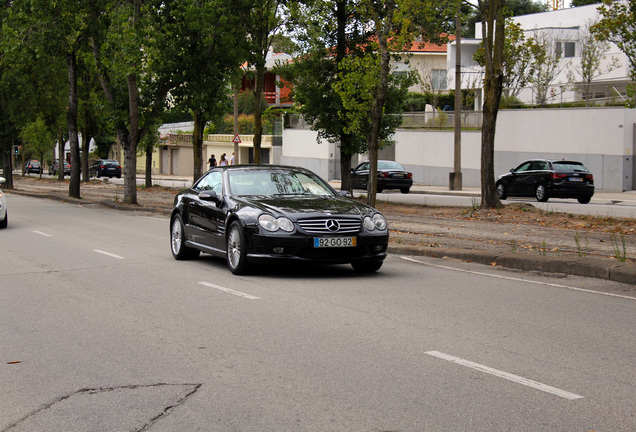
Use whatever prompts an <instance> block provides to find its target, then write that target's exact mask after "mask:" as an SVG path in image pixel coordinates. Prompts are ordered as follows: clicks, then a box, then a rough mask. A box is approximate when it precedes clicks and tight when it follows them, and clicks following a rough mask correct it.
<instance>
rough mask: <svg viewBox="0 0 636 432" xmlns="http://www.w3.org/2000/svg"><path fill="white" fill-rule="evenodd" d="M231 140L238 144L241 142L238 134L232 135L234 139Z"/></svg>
mask: <svg viewBox="0 0 636 432" xmlns="http://www.w3.org/2000/svg"><path fill="white" fill-rule="evenodd" d="M232 142H233V143H234V144H240V143H241V137H240V136H239V134H236V135H234V139H233V140H232Z"/></svg>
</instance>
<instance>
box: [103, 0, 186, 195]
mask: <svg viewBox="0 0 636 432" xmlns="http://www.w3.org/2000/svg"><path fill="white" fill-rule="evenodd" d="M176 3H178V2H175V1H171V2H162V1H159V0H157V1H152V0H125V1H116V0H104V4H103V8H102V9H100V8H96V9H94V11H93V13H94V14H93V17H92V20H91V22H92V25H93V30H94V32H93V35H92V38H91V46H92V50H93V56H94V58H95V62H96V65H97V70H98V75H99V80H100V83H101V86H102V89H103V91H104V95H105V97H106V100H107V101H108V105H109V108H110V110H111V113H112V116H113V119H114V128H115V131H116V134H117V139H118V141H119V143H121V145H122V147H123V149H124V202H126V203H128V204H137V147H138V144H139V141H140V139H141V138H143V136H144V135H145V134H146V133H147V131H148V130H149V128H150V127H151V126H152V125H153V124H154V122H155V121H156V119H157V118H158V117H160V115H161V113H162V111H163V110H164V108H165V100H166V95H167V94H168V92H169V91H170V90H171V89H172V88H173V86H174V83H173V75H174V73H175V71H176V64H177V63H178V61H179V58H180V57H179V51H178V50H179V47H180V44H178V43H175V42H176V40H177V39H178V38H179V36H180V35H179V33H170V34H167V29H169V28H174V26H173V27H170V26H166V24H167V23H169V22H171V20H173V19H174V18H173V16H172V12H173V11H174V8H175V7H176ZM164 28H165V29H166V30H165V31H164Z"/></svg>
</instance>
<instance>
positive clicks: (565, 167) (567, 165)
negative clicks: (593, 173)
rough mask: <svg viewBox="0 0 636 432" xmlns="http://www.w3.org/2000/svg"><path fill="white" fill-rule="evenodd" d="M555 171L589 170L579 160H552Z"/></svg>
mask: <svg viewBox="0 0 636 432" xmlns="http://www.w3.org/2000/svg"><path fill="white" fill-rule="evenodd" d="M552 165H553V167H554V170H555V171H574V172H589V171H588V169H587V168H585V167H584V166H583V164H581V163H578V162H552Z"/></svg>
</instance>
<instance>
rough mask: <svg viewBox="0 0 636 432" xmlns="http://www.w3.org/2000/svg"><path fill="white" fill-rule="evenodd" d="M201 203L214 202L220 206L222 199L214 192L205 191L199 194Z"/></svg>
mask: <svg viewBox="0 0 636 432" xmlns="http://www.w3.org/2000/svg"><path fill="white" fill-rule="evenodd" d="M199 199H200V200H201V201H212V202H213V203H214V204H216V205H219V204H220V203H221V197H220V196H218V195H217V193H216V192H214V191H213V190H209V191H203V192H201V193H200V194H199Z"/></svg>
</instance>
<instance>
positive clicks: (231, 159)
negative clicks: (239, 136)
mask: <svg viewBox="0 0 636 432" xmlns="http://www.w3.org/2000/svg"><path fill="white" fill-rule="evenodd" d="M230 165H234V152H232V156H230Z"/></svg>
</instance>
